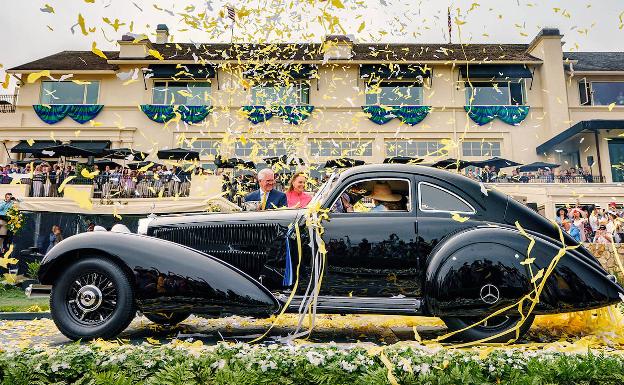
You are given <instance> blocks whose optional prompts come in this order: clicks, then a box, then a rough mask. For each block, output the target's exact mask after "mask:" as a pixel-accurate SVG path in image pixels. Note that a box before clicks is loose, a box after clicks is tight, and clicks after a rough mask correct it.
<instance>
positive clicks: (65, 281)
mask: <svg viewBox="0 0 624 385" xmlns="http://www.w3.org/2000/svg"><path fill="white" fill-rule="evenodd" d="M50 312H51V314H52V319H53V320H54V323H55V324H56V326H57V327H58V329H59V330H60V331H61V333H63V334H64V335H65V336H67V337H68V338H70V339H72V340H78V339H87V340H89V339H95V338H104V339H107V338H113V337H115V336H117V335H118V334H119V333H121V332H122V331H123V330H124V329H125V328H126V327H128V325H129V324H130V322H131V321H132V319H133V318H134V315H135V313H136V306H135V303H134V291H133V288H132V283H131V282H130V279H129V277H128V276H127V274H126V273H125V272H124V271H123V270H122V269H121V268H120V267H119V266H118V265H116V264H115V263H113V262H111V261H109V260H108V259H103V258H85V259H81V260H78V261H76V262H74V263H72V264H71V265H70V266H69V267H68V268H67V269H66V270H65V271H64V272H63V273H62V274H60V275H59V277H58V279H57V280H56V282H55V284H54V285H53V286H52V293H51V294H50Z"/></svg>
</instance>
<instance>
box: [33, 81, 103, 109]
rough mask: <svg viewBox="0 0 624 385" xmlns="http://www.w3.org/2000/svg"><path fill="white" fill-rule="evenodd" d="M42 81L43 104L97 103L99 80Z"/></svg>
mask: <svg viewBox="0 0 624 385" xmlns="http://www.w3.org/2000/svg"><path fill="white" fill-rule="evenodd" d="M80 83H81V84H78V83H75V82H47V81H46V82H42V86H41V98H40V100H41V104H97V102H98V93H99V91H100V82H99V81H89V82H80Z"/></svg>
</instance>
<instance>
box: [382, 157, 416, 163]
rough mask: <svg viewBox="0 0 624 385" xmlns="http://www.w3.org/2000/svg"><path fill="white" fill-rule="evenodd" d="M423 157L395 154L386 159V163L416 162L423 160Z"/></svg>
mask: <svg viewBox="0 0 624 385" xmlns="http://www.w3.org/2000/svg"><path fill="white" fill-rule="evenodd" d="M423 160H424V159H423V158H413V157H411V156H393V157H390V158H386V159H384V161H383V162H384V163H395V164H416V163H420V162H422V161H423Z"/></svg>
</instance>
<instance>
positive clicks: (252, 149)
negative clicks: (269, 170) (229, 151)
mask: <svg viewBox="0 0 624 385" xmlns="http://www.w3.org/2000/svg"><path fill="white" fill-rule="evenodd" d="M295 152H296V145H295V143H294V142H292V141H288V140H286V141H284V140H273V139H261V140H255V139H252V140H247V141H246V142H245V143H243V142H236V143H235V145H234V153H235V154H236V156H237V157H239V158H243V157H245V158H247V157H254V156H259V157H263V158H268V157H273V156H282V155H290V154H293V153H295Z"/></svg>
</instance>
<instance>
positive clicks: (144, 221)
mask: <svg viewBox="0 0 624 385" xmlns="http://www.w3.org/2000/svg"><path fill="white" fill-rule="evenodd" d="M154 218H156V215H153V214H150V215H149V216H148V217H147V218H141V219H139V226H138V228H137V234H141V235H146V234H147V228H148V227H149V224H150V223H151V222H152V221H153V220H154Z"/></svg>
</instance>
